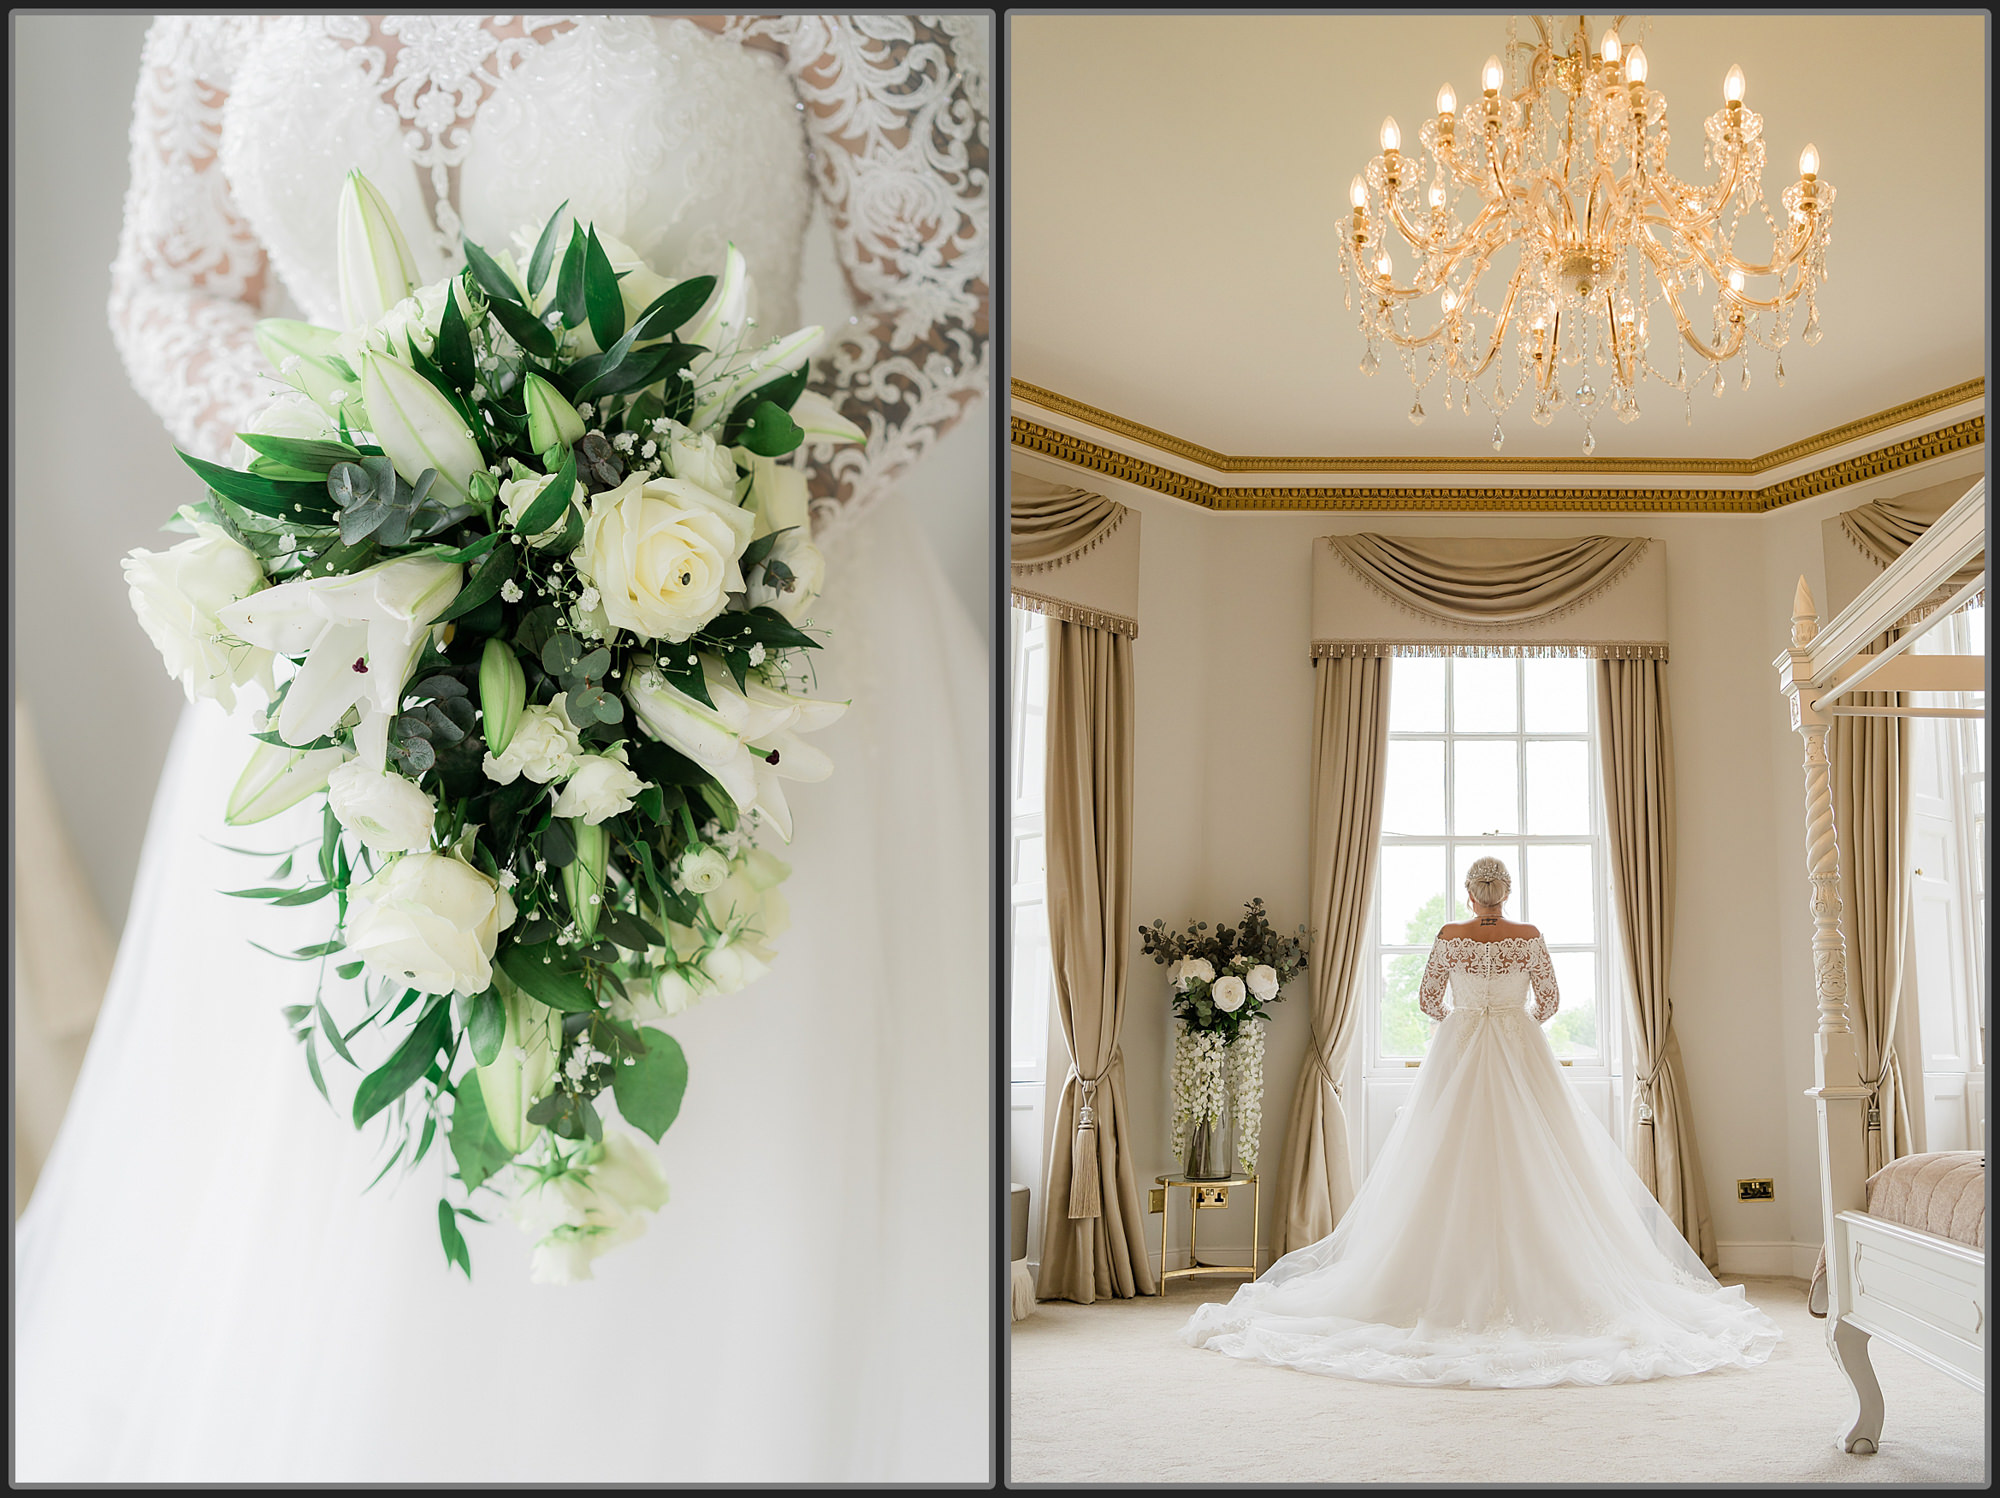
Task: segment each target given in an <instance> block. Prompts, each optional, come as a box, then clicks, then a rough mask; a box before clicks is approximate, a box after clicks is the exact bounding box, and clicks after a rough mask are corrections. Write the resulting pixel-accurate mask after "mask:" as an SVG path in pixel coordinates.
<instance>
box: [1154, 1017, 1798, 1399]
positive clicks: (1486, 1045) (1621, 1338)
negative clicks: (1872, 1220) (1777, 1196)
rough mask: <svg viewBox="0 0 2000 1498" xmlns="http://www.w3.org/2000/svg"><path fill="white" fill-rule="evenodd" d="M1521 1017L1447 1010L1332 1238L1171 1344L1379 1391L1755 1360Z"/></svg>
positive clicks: (1744, 1317)
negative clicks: (1358, 1382) (1382, 1386)
mask: <svg viewBox="0 0 2000 1498" xmlns="http://www.w3.org/2000/svg"><path fill="white" fill-rule="evenodd" d="M1779 1335H1780V1334H1779V1331H1778V1328H1777V1326H1776V1325H1775V1324H1774V1323H1773V1322H1772V1321H1771V1320H1770V1318H1769V1317H1767V1316H1765V1315H1764V1313H1763V1312H1762V1311H1760V1310H1758V1309H1757V1308H1756V1307H1755V1306H1753V1305H1751V1304H1750V1303H1749V1302H1748V1301H1747V1300H1746V1299H1745V1298H1744V1294H1743V1290H1742V1288H1741V1287H1740V1286H1736V1287H1730V1288H1724V1287H1722V1286H1720V1285H1718V1284H1717V1283H1716V1281H1715V1278H1714V1277H1713V1276H1712V1275H1711V1274H1709V1272H1708V1270H1707V1269H1706V1267H1704V1266H1703V1264H1702V1263H1701V1260H1700V1259H1699V1258H1698V1257H1697V1256H1696V1255H1695V1253H1694V1251H1693V1250H1692V1249H1690V1248H1689V1247H1688V1245H1687V1242H1686V1240H1685V1239H1683V1238H1682V1237H1681V1235H1680V1233H1679V1232H1678V1231H1676V1229H1675V1228H1674V1226H1673V1223H1672V1222H1671V1220H1669V1218H1668V1217H1667V1215H1666V1213H1665V1212H1663V1211H1662V1210H1661V1209H1660V1206H1659V1204H1658V1203H1657V1202H1656V1201H1654V1200H1653V1198H1652V1196H1651V1195H1650V1194H1649V1193H1648V1192H1647V1191H1646V1188H1645V1186H1644V1184H1643V1183H1642V1182H1641V1181H1640V1180H1639V1178H1638V1176H1637V1174H1636V1173H1635V1172H1634V1171H1633V1170H1632V1168H1631V1166H1630V1165H1628V1164H1627V1163H1626V1161H1625V1158H1624V1156H1623V1155H1622V1154H1621V1153H1620V1152H1619V1150H1618V1148H1617V1146H1616V1144H1615V1143H1614V1142H1613V1141H1612V1140H1611V1138H1610V1137H1609V1135H1607V1134H1606V1133H1605V1131H1604V1129H1603V1127H1602V1126H1601V1125H1600V1124H1599V1123H1598V1122H1597V1121H1596V1120H1595V1119H1593V1118H1592V1117H1591V1116H1590V1114H1589V1113H1588V1112H1587V1111H1585V1109H1584V1108H1583V1106H1582V1104H1581V1103H1579V1102H1578V1101H1577V1099H1576V1097H1575V1095H1574V1094H1573V1093H1572V1092H1571V1091H1570V1088H1569V1085H1568V1083H1567V1081H1566V1080H1565V1079H1564V1077H1563V1075H1562V1066H1561V1063H1559V1062H1558V1061H1557V1060H1556V1057H1555V1054H1554V1052H1553V1051H1552V1050H1551V1049H1550V1046H1549V1043H1548V1040H1547V1038H1546V1037H1545V1036H1544V1035H1543V1034H1542V1030H1541V1027H1540V1026H1539V1025H1537V1024H1536V1023H1535V1021H1534V1019H1533V1018H1532V1016H1530V1015H1529V1014H1528V1013H1527V1011H1526V1010H1525V1009H1523V1008H1521V1007H1520V1006H1518V1005H1509V1006H1504V1007H1502V1006H1496V1007H1494V1008H1492V1009H1455V1010H1453V1011H1452V1012H1451V1013H1450V1014H1448V1015H1447V1016H1446V1017H1445V1020H1444V1023H1443V1024H1442V1025H1441V1026H1440V1027H1439V1029H1438V1032H1437V1035H1436V1036H1435V1038H1434V1039H1433V1041H1432V1044H1431V1052H1430V1055H1429V1057H1428V1058H1427V1059H1426V1060H1425V1062H1424V1065H1423V1068H1422V1070H1421V1071H1420V1072H1419V1073H1418V1075H1417V1087H1416V1092H1415V1095H1414V1096H1413V1097H1412V1099H1411V1100H1410V1102H1409V1104H1408V1105H1407V1106H1406V1107H1405V1108H1404V1110H1403V1113H1402V1116H1401V1117H1400V1118H1399V1119H1398V1120H1397V1121H1396V1123H1395V1125H1394V1126H1393V1127H1392V1128H1391V1130H1390V1132H1389V1137H1388V1139H1387V1140H1386V1141H1385V1142H1384V1143H1383V1146H1382V1151H1381V1153H1380V1155H1379V1156H1378V1157H1377V1159H1376V1161H1375V1165H1374V1168H1373V1169H1372V1170H1371V1171H1370V1172H1369V1174H1368V1178H1367V1180H1366V1182H1365V1183H1364V1184H1363V1186H1362V1188H1361V1190H1360V1191H1359V1192H1358V1193H1357V1194H1356V1196H1355V1199H1354V1202H1353V1204H1352V1206H1350V1207H1349V1209H1348V1211H1347V1214H1346V1216H1345V1217H1343V1218H1342V1219H1341V1222H1340V1224H1339V1226H1338V1227H1336V1228H1335V1229H1334V1231H1333V1232H1332V1233H1331V1234H1330V1235H1329V1236H1327V1237H1326V1238H1323V1239H1321V1240H1320V1241H1319V1242H1318V1243H1314V1244H1311V1245H1309V1246H1307V1247H1305V1248H1302V1249H1299V1250H1297V1251H1295V1252H1293V1253H1289V1254H1287V1255H1285V1256H1284V1257H1283V1258H1282V1259H1280V1260H1278V1262H1277V1263H1276V1264H1274V1265H1272V1266H1271V1268H1270V1269H1269V1271H1267V1272H1266V1273H1265V1275H1264V1276H1263V1278H1261V1279H1259V1280H1254V1281H1252V1282H1251V1283H1249V1284H1247V1285H1244V1286H1243V1287H1242V1288H1241V1289H1240V1290H1238V1291H1237V1293H1236V1296H1235V1298H1234V1299H1232V1300H1231V1301H1230V1302H1229V1303H1228V1304H1227V1305H1205V1306H1203V1307H1201V1309H1200V1310H1198V1311H1197V1312H1196V1313H1195V1315H1194V1316H1193V1317H1192V1318H1191V1319H1190V1320H1189V1321H1188V1323H1187V1325H1186V1326H1185V1328H1183V1331H1182V1336H1183V1338H1184V1339H1185V1340H1186V1341H1188V1342H1191V1343H1193V1344H1194V1345H1195V1346H1198V1347H1210V1348H1213V1349H1215V1350H1216V1351H1218V1352H1225V1353H1228V1354H1230V1355H1231V1356H1232V1357H1241V1358H1250V1359H1254V1360H1257V1361H1260V1362H1266V1363H1275V1364H1280V1365H1283V1366H1285V1367H1290V1368H1300V1369H1303V1370H1305V1371H1306V1372H1309V1373H1326V1374H1334V1375H1339V1376H1343V1377H1347V1378H1358V1379H1366V1380H1369V1381H1372V1382H1378V1383H1401V1384H1423V1385H1460V1386H1465V1387H1472V1388H1539V1387H1544V1386H1547V1385H1552V1384H1609V1383H1624V1382H1630V1381H1635V1380H1640V1379H1651V1378H1661V1377H1666V1376H1669V1375H1675V1374H1688V1373H1701V1372H1704V1371H1706V1370H1708V1369H1712V1368H1724V1367H1748V1366H1751V1365H1754V1364H1757V1363H1761V1362H1763V1361H1764V1360H1765V1359H1767V1358H1768V1357H1769V1356H1770V1355H1771V1353H1772V1351H1773V1349H1774V1348H1775V1347H1776V1346H1777V1343H1778V1338H1779Z"/></svg>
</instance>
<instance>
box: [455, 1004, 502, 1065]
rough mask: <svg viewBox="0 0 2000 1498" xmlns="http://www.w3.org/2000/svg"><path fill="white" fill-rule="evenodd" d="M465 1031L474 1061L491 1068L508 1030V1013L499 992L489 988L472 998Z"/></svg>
mask: <svg viewBox="0 0 2000 1498" xmlns="http://www.w3.org/2000/svg"><path fill="white" fill-rule="evenodd" d="M465 1030H466V1035H467V1038H468V1039H470V1040H471V1042H472V1059H473V1060H474V1061H477V1062H478V1063H479V1064H480V1065H481V1066H491V1065H492V1064H493V1060H494V1058H495V1057H496V1056H498V1055H499V1054H500V1038H501V1036H502V1035H504V1034H505V1033H506V1030H507V1011H506V1009H505V1008H504V1007H503V1006H502V1005H501V1003H500V994H499V992H498V990H496V989H493V988H490V987H489V988H487V989H484V990H483V991H481V992H479V993H476V994H474V995H473V996H472V1013H471V1015H470V1016H468V1021H467V1024H466V1027H465Z"/></svg>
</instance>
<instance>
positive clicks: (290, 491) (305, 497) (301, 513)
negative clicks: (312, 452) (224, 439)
mask: <svg viewBox="0 0 2000 1498" xmlns="http://www.w3.org/2000/svg"><path fill="white" fill-rule="evenodd" d="M175 451H176V452H179V451H180V450H179V449H178V448H176V449H175ZM180 458H181V461H182V462H183V463H185V464H187V466H188V467H190V468H192V469H193V470H194V471H195V472H196V473H198V474H199V475H201V478H202V481H203V482H204V483H206V484H207V485H208V487H209V488H211V489H213V490H214V491H215V492H216V493H218V494H220V495H221V496H222V497H223V498H225V499H231V500H234V501H235V502H236V503H237V504H239V505H241V506H243V508H244V509H246V510H254V511H255V512H256V513H257V514H259V515H269V516H271V517H272V518H274V519H279V520H286V521H292V522H294V523H299V524H316V525H317V524H325V523H327V522H328V521H330V520H332V518H333V500H332V499H331V498H330V497H329V496H328V494H327V492H326V485H325V484H323V483H306V482H303V481H299V482H294V481H289V480H282V479H267V478H262V477H259V476H258V475H257V474H254V473H244V472H242V471H241V470H239V469H235V468H225V467H223V466H222V465H221V464H220V463H210V462H207V461H205V460H204V459H201V458H197V457H195V456H194V455H193V454H192V453H181V454H180Z"/></svg>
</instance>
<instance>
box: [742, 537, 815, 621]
mask: <svg viewBox="0 0 2000 1498" xmlns="http://www.w3.org/2000/svg"><path fill="white" fill-rule="evenodd" d="M825 586H826V558H825V557H824V556H822V555H820V550H819V548H818V547H817V546H815V545H813V544H812V542H811V541H808V540H806V539H805V537H804V536H803V535H802V534H801V533H800V532H798V531H786V532H785V533H784V534H783V535H782V536H780V537H778V539H777V540H776V541H775V542H773V543H772V545H771V551H770V554H769V555H768V556H767V557H765V559H764V565H762V566H760V567H755V568H753V569H751V572H750V607H751V608H753V609H755V608H764V607H766V606H769V607H771V608H774V609H776V610H777V611H778V612H779V613H780V614H783V615H784V616H785V618H787V619H789V620H790V621H791V622H792V623H793V624H797V623H798V622H799V621H800V620H801V619H803V618H804V617H805V615H806V611H807V610H808V609H810V608H811V607H812V606H813V604H814V603H815V602H816V601H817V600H818V598H819V594H820V589H822V588H824V587H825Z"/></svg>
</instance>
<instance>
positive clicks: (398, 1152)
mask: <svg viewBox="0 0 2000 1498" xmlns="http://www.w3.org/2000/svg"><path fill="white" fill-rule="evenodd" d="M409 1144H410V1138H409V1136H408V1135H407V1134H406V1135H404V1136H403V1138H402V1139H401V1140H399V1141H398V1142H397V1144H396V1148H395V1149H394V1150H393V1151H391V1152H390V1155H389V1158H388V1159H387V1160H385V1161H383V1162H382V1168H381V1169H380V1170H378V1171H376V1172H375V1179H374V1180H372V1181H370V1182H369V1183H368V1184H367V1185H366V1186H363V1187H362V1188H361V1194H362V1195H363V1196H366V1195H367V1194H368V1193H369V1192H371V1191H373V1190H374V1189H375V1188H376V1187H377V1186H379V1185H381V1184H382V1177H384V1176H385V1175H387V1174H388V1173H389V1171H390V1170H391V1169H392V1168H393V1167H394V1166H395V1163H396V1162H397V1161H398V1160H400V1159H402V1158H403V1151H404V1150H405V1149H407V1148H409Z"/></svg>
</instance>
